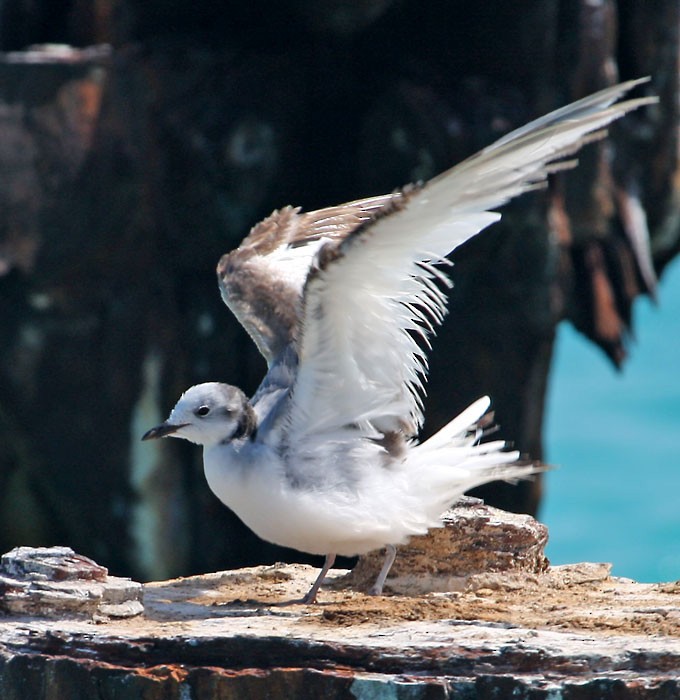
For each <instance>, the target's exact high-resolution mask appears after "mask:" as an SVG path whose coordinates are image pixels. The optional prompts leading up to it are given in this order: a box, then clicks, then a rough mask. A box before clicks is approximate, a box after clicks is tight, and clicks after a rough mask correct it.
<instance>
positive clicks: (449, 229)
mask: <svg viewBox="0 0 680 700" xmlns="http://www.w3.org/2000/svg"><path fill="white" fill-rule="evenodd" d="M641 82H644V81H631V82H629V83H624V84H621V85H617V86H614V87H612V88H609V89H607V90H604V91H601V92H600V93H597V94H595V95H592V96H591V97H588V98H585V99H583V100H581V101H579V102H576V103H574V104H572V105H569V106H567V107H564V108H562V109H560V110H557V111H556V112H553V113H551V114H549V115H547V116H545V117H542V118H541V119H538V120H536V121H535V122H532V123H530V124H528V125H527V126H525V127H522V128H521V129H518V130H516V131H514V132H512V133H511V134H508V135H507V136H505V137H503V138H502V139H500V140H499V141H497V142H496V143H495V144H493V145H492V146H489V147H488V148H486V149H484V150H483V151H481V152H480V153H478V154H476V155H474V156H472V157H471V158H468V159H467V160H466V161H464V162H463V163H461V164H459V165H457V166H455V167H454V168H452V169H451V170H449V171H447V172H445V173H443V174H442V175H440V176H438V177H436V178H434V179H433V180H431V181H430V182H428V183H427V184H425V185H424V186H412V187H409V188H406V189H405V190H403V191H401V192H395V193H393V194H389V195H385V196H381V197H373V198H370V199H365V200H359V201H356V202H350V203H348V204H344V205H340V206H337V207H330V208H328V209H323V210H320V211H316V212H309V213H302V212H301V211H300V210H299V209H294V208H292V207H286V208H284V209H282V210H280V211H276V212H274V213H273V214H272V215H271V216H270V217H269V218H267V219H265V220H264V221H263V222H261V223H260V224H258V225H257V226H255V227H254V228H253V229H252V231H251V232H250V234H249V235H248V236H247V237H246V239H245V240H244V241H243V243H242V244H241V245H240V246H239V248H238V249H236V250H235V251H233V252H231V253H229V254H227V255H225V256H224V257H223V258H222V260H220V263H219V265H218V278H219V283H220V288H221V292H222V296H223V298H224V301H225V302H226V304H227V305H228V306H229V308H230V309H231V310H232V311H233V312H234V314H235V315H236V317H237V318H238V319H239V321H240V322H241V324H242V325H243V326H244V327H245V328H246V330H247V331H248V332H249V334H250V335H251V337H252V338H253V340H254V341H255V343H256V344H257V346H258V348H259V350H260V351H261V353H262V354H263V355H264V357H265V358H266V360H267V363H268V366H269V371H268V373H267V376H266V377H265V379H264V381H263V382H262V384H261V386H260V387H259V389H258V390H257V392H256V394H255V395H254V396H253V397H252V399H251V400H250V401H249V400H248V399H247V398H246V397H245V395H244V394H243V392H241V391H240V390H239V389H236V388H235V387H231V386H228V385H225V384H219V383H209V384H202V385H198V386H195V387H192V388H191V389H189V390H188V391H187V392H185V394H184V395H183V396H182V397H181V398H180V400H179V401H178V403H177V405H176V406H175V408H174V409H173V411H172V413H171V414H170V417H169V418H168V420H167V421H166V422H165V423H164V424H162V425H161V426H158V427H157V428H154V429H152V430H151V431H149V433H147V435H146V436H145V438H152V437H162V436H165V435H172V436H175V437H182V438H185V439H188V440H192V441H193V442H196V443H198V444H202V445H204V464H205V474H206V478H207V481H208V484H209V486H210V488H211V489H212V491H213V492H214V493H215V494H216V495H217V497H218V498H219V499H220V500H221V501H222V502H223V503H224V504H225V505H227V506H229V507H230V508H231V509H232V510H234V512H236V513H237V514H238V515H239V516H240V517H241V519H242V520H243V521H244V522H245V523H246V524H247V525H248V526H249V527H251V528H252V529H253V530H254V531H255V532H256V533H257V534H258V535H259V536H260V537H262V538H263V539H265V540H268V541H270V542H274V543H276V544H280V545H284V546H287V547H293V548H295V549H298V550H301V551H304V552H310V553H314V554H325V555H326V557H327V559H326V566H325V567H324V571H325V570H326V569H327V567H328V566H329V565H330V563H331V562H332V560H333V557H334V556H335V554H343V555H354V554H362V553H365V552H368V551H370V550H373V549H376V548H379V547H382V546H388V558H387V561H386V564H385V567H384V569H383V572H381V576H380V577H379V580H378V582H377V583H376V587H375V591H374V592H379V591H380V590H381V589H382V583H383V582H384V577H385V575H386V574H387V570H389V566H390V565H391V559H393V552H394V548H393V545H396V544H400V543H402V542H404V541H405V540H407V539H408V538H409V537H410V536H411V535H415V534H422V533H424V532H426V531H427V530H428V529H429V528H431V527H435V526H437V525H439V524H440V516H441V513H442V512H443V511H444V510H445V509H446V508H447V507H448V506H449V505H451V504H452V503H453V502H454V501H455V500H456V499H457V498H458V497H459V496H460V495H462V494H463V493H464V492H465V491H467V490H468V489H470V488H472V487H474V486H478V485H481V484H483V483H486V482H488V481H492V480H495V479H510V480H513V479H517V478H523V477H526V476H528V475H530V474H531V473H532V472H534V471H536V470H537V469H538V467H536V466H534V465H531V464H519V463H518V462H517V457H518V454H517V453H516V452H509V451H507V450H506V449H505V444H504V443H503V442H502V441H495V442H480V437H481V435H482V429H481V428H480V427H479V426H480V421H481V420H482V417H483V416H484V414H485V412H486V411H487V409H488V406H489V400H488V399H487V398H483V399H480V400H479V401H477V402H475V403H474V404H473V405H472V406H470V408H468V409H467V410H466V411H464V412H463V413H462V414H461V415H459V416H458V417H457V418H455V419H454V420H453V421H452V422H451V423H449V425H447V426H446V427H444V428H443V429H442V430H441V431H440V432H439V433H437V434H436V435H434V436H433V437H431V438H430V439H429V440H427V441H426V442H424V443H422V444H419V443H418V442H417V434H418V430H419V428H420V427H421V425H422V421H423V413H422V397H423V394H424V379H425V375H426V371H427V361H426V356H425V353H426V351H427V350H428V349H429V341H430V338H431V336H432V334H433V332H434V330H435V328H436V326H437V325H438V324H440V323H441V321H442V319H443V316H444V313H445V311H446V295H445V293H444V291H443V287H445V286H446V285H447V284H448V279H447V278H446V276H445V275H444V273H443V272H442V266H443V264H445V263H446V260H445V256H446V255H448V254H449V253H450V252H451V251H452V250H454V249H455V248H457V247H458V246H459V245H461V244H462V243H464V242H465V241H467V240H468V239H470V238H471V237H472V236H474V235H476V234H477V233H479V232H480V231H481V230H483V229H484V228H486V227H487V226H489V225H490V224H492V223H494V222H495V221H497V220H498V219H499V218H500V214H498V213H497V212H495V211H494V209H495V208H496V207H498V206H500V205H502V204H504V203H505V202H507V201H508V200H509V199H511V198H512V197H515V196H517V195H520V194H522V193H523V192H526V191H527V190H531V189H534V188H536V187H540V186H542V185H544V184H545V182H546V179H547V176H548V175H549V174H550V173H552V172H555V171H558V170H562V169H564V168H566V167H572V166H573V162H565V161H564V160H563V159H564V158H565V157H567V156H569V155H571V154H573V153H574V152H575V151H577V150H578V149H579V148H580V147H581V146H582V145H583V144H584V143H587V142H588V141H590V140H593V139H596V138H600V137H602V135H603V131H602V129H603V128H604V127H605V126H606V125H607V124H608V123H610V122H611V121H613V120H614V119H617V118H619V117H621V116H622V115H623V114H625V113H626V112H628V111H630V110H632V109H636V108H637V107H639V106H641V105H644V104H649V103H651V102H653V101H654V99H653V98H641V99H637V100H629V101H627V102H622V103H619V104H614V102H615V101H616V100H617V99H618V98H619V97H620V96H621V95H622V94H624V93H625V92H626V91H627V90H629V89H631V88H632V87H633V86H634V85H637V84H639V83H641ZM390 557H391V558H390ZM324 571H322V574H321V575H320V577H319V579H318V580H317V582H316V583H315V586H314V587H313V588H312V591H310V594H308V596H307V598H306V600H308V601H309V600H313V599H314V598H315V596H316V590H317V589H318V584H319V583H320V580H321V577H322V575H323V573H324Z"/></svg>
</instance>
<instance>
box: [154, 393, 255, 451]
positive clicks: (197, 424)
mask: <svg viewBox="0 0 680 700" xmlns="http://www.w3.org/2000/svg"><path fill="white" fill-rule="evenodd" d="M255 422H256V421H255V414H254V412H253V408H252V406H251V405H250V403H249V402H248V399H247V397H246V395H245V394H244V393H243V392H242V391H241V390H240V389H238V388H237V387H235V386H230V385H229V384H220V383H219V382H208V383H206V384H197V385H196V386H192V387H191V388H190V389H187V390H186V391H185V392H184V393H183V394H182V396H181V397H180V399H179V401H178V402H177V403H176V404H175V407H174V408H173V409H172V411H171V412H170V416H169V417H168V419H167V420H166V421H165V422H164V423H161V424H160V425H158V426H156V427H155V428H151V430H149V431H148V432H146V433H145V434H144V435H143V436H142V440H153V439H155V438H162V437H176V438H184V439H185V440H189V441H190V442H195V443H196V444H197V445H205V446H206V447H210V446H212V445H216V444H218V443H220V442H229V441H230V440H235V439H238V438H243V437H248V436H250V435H252V434H253V432H254V430H255Z"/></svg>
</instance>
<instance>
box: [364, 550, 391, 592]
mask: <svg viewBox="0 0 680 700" xmlns="http://www.w3.org/2000/svg"><path fill="white" fill-rule="evenodd" d="M396 556H397V548H396V547H395V546H394V545H393V544H388V545H386V546H385V563H384V564H383V567H382V569H380V573H379V574H378V578H377V579H376V580H375V583H374V584H373V585H372V586H371V588H370V589H369V591H368V595H382V590H383V586H384V585H385V579H386V578H387V574H389V573H390V569H391V568H392V564H394V558H395V557H396Z"/></svg>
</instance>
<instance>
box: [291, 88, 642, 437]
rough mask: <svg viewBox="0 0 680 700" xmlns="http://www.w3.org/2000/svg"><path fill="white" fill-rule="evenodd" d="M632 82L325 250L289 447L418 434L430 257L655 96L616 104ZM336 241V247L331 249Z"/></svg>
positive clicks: (511, 139)
mask: <svg viewBox="0 0 680 700" xmlns="http://www.w3.org/2000/svg"><path fill="white" fill-rule="evenodd" d="M639 82H642V81H631V82H629V83H623V84H621V85H618V86H616V87H613V88H609V89H607V90H604V91H602V92H601V93H597V94H595V95H592V96H590V97H588V98H586V99H584V100H581V101H579V102H576V103H574V104H573V105H569V106H567V107H564V108H562V109H560V110H557V111H556V112H553V113H551V114H549V115H546V116H545V117H542V118H540V119H538V120H536V121H535V122H532V123H530V124H528V125H527V126H525V127H522V128H520V129H518V130H517V131H515V132H513V133H511V134H509V135H507V136H505V137H503V138H502V139H500V141H498V142H496V143H495V144H493V145H491V146H490V147H488V148H486V149H484V150H483V151H481V152H480V153H478V154H477V155H475V156H472V157H471V158H469V159H467V160H465V161H463V162H462V163H460V164H459V165H457V166H455V167H454V168H452V169H451V170H449V171H447V172H445V173H443V174H442V175H440V176H438V177H437V178H435V179H434V180H431V181H430V182H429V183H428V184H427V185H426V186H425V187H423V188H421V189H420V190H416V191H414V192H411V193H406V194H405V195H404V197H403V198H401V199H399V200H395V203H394V206H393V207H391V210H390V211H388V212H386V213H385V215H383V216H380V217H378V218H377V219H376V220H375V221H372V222H370V224H367V225H365V226H363V227H360V228H359V229H358V230H357V231H355V232H354V233H353V234H352V235H351V236H349V237H348V238H347V239H345V240H344V241H343V242H341V243H332V244H327V246H326V247H324V249H322V250H321V251H320V256H319V259H318V267H319V269H318V270H317V271H315V272H313V273H312V274H310V277H309V279H308V281H307V284H306V287H305V296H304V308H303V316H302V321H301V329H300V333H301V337H298V353H299V361H300V364H299V370H298V375H297V378H296V382H295V384H294V386H293V393H292V401H291V404H290V406H289V433H288V445H289V447H290V448H291V449H293V450H294V449H295V447H294V446H295V445H299V444H304V443H305V441H306V439H308V438H309V436H310V435H312V434H316V435H317V436H319V435H320V434H326V435H327V436H329V439H332V438H333V436H336V437H337V439H340V440H341V439H342V438H341V435H342V434H343V433H344V431H345V430H346V428H347V426H352V428H353V429H354V430H356V429H357V428H359V429H360V430H362V431H363V432H364V433H365V434H366V435H373V434H375V433H376V432H384V431H386V430H405V432H406V433H407V434H408V433H409V432H411V433H413V432H415V430H416V429H417V428H418V427H419V426H420V424H421V422H422V410H421V397H422V393H423V382H424V377H425V373H426V367H427V364H426V358H425V352H424V349H423V344H422V342H420V341H421V340H422V337H423V336H427V334H428V333H429V332H430V331H431V330H432V329H433V327H434V326H436V325H438V324H439V323H440V322H441V319H442V317H443V314H444V313H445V308H446V298H445V296H444V294H443V293H442V292H441V290H440V289H439V287H438V286H437V280H438V278H441V276H442V273H441V272H440V271H438V270H436V269H435V268H434V267H433V265H434V264H437V263H440V262H442V261H443V259H444V257H445V256H446V255H448V254H449V253H450V252H451V251H452V250H454V249H455V248H457V247H458V246H459V245H461V244H462V243H464V242H465V241H467V240H468V239H470V238H472V237H473V236H475V235H476V234H477V233H479V232H480V231H481V230H483V229H484V228H486V227H487V226H489V225H490V224H492V223H494V222H495V221H497V220H498V219H499V218H500V214H498V213H496V212H495V211H493V209H494V208H496V207H499V206H501V205H502V204H504V203H505V202H507V201H508V200H509V199H511V198H512V197H515V196H517V195H519V194H522V193H523V192H525V191H527V190H531V189H534V188H536V187H537V186H541V185H542V184H544V183H545V181H546V179H547V176H548V174H549V173H551V172H554V171H556V170H559V169H562V168H564V167H565V164H564V162H563V161H560V162H555V161H556V160H557V161H559V159H563V158H564V157H566V156H569V155H572V154H573V153H574V152H575V151H577V150H578V149H579V148H580V147H581V146H582V145H583V144H584V143H587V142H588V141H590V140H594V139H595V138H601V137H602V135H603V132H602V129H603V128H604V127H605V126H606V125H607V124H609V123H610V122H611V121H613V120H615V119H617V118H619V117H621V116H622V115H624V114H625V113H626V112H628V111H630V110H633V109H636V108H637V107H639V106H641V105H643V104H649V103H651V102H653V101H654V100H653V98H642V99H637V100H629V101H627V102H623V103H620V104H618V105H614V106H610V105H611V104H612V102H614V101H615V100H616V99H617V98H618V97H620V96H621V95H622V94H623V93H625V92H626V91H627V90H629V89H631V88H632V87H633V86H634V85H637V84H638V83H639ZM328 246H332V249H331V248H329V247H328Z"/></svg>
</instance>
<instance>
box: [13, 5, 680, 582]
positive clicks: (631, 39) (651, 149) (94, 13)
mask: <svg viewBox="0 0 680 700" xmlns="http://www.w3.org/2000/svg"><path fill="white" fill-rule="evenodd" d="M679 15H680V5H679V4H678V3H677V1H676V0H673V1H671V0H665V1H664V0H659V2H654V3H642V2H634V1H633V0H619V1H616V0H606V1H604V2H598V3H593V2H587V1H586V0H579V1H578V2H566V1H560V0H523V2H517V1H515V0H513V1H512V2H508V1H507V0H504V1H503V2H500V1H499V2H487V3H479V2H475V3H473V2H470V1H469V0H458V1H457V2H455V3H453V2H452V3H448V4H446V5H445V6H444V5H442V4H441V3H425V4H423V3H420V2H417V1H416V0H402V1H401V2H390V1H389V0H364V1H362V2H354V3H350V2H342V1H341V0H322V1H320V2H307V1H306V0H290V2H279V3H271V2H268V1H267V2H265V0H254V1H253V2H250V3H227V4H224V3H222V4H220V3H214V2H206V1H205V0H198V1H196V2H192V3H190V4H189V3H186V2H182V1H181V0H179V1H177V2H172V3H168V2H165V1H161V0H144V2H142V1H141V0H96V2H85V1H84V0H73V1H72V2H50V1H48V0H34V1H33V2H24V0H4V2H2V3H0V50H2V51H4V52H5V53H3V54H2V56H1V57H0V327H1V328H2V332H1V333H0V353H1V355H2V358H3V363H2V365H0V445H2V448H1V449H0V551H6V550H8V549H10V548H12V547H14V546H16V545H51V544H68V545H69V546H71V547H73V548H74V549H75V550H76V551H78V552H82V553H83V554H86V555H88V556H91V557H93V558H94V559H96V560H97V561H100V562H102V563H103V564H105V565H106V566H107V567H108V568H109V569H111V570H112V571H115V572H116V573H118V574H123V575H134V576H136V577H137V578H141V579H148V578H152V577H156V578H167V577H172V576H175V575H179V574H187V573H190V572H198V571H206V570H218V569H222V568H225V567H230V566H244V565H251V564H256V563H263V562H272V561H276V560H279V559H288V560H292V559H293V558H295V557H298V558H299V556H300V555H298V554H297V553H293V552H290V551H282V550H280V549H277V548H274V547H272V546H270V545H267V544H265V543H262V542H260V541H259V540H257V539H256V538H255V537H254V535H252V534H251V533H250V532H249V531H248V530H247V529H246V528H245V527H244V526H243V525H242V524H241V523H240V522H239V521H238V520H237V519H236V518H235V516H233V515H231V514H230V513H228V512H227V511H226V509H224V508H223V507H222V506H221V505H220V504H219V503H218V502H217V500H216V499H215V498H214V497H213V496H212V495H211V494H210V493H209V491H208V489H207V486H206V485H205V483H204V479H203V476H202V469H201V464H200V453H199V451H198V450H196V449H193V448H191V446H188V445H181V444H178V443H171V441H163V442H160V444H157V445H149V444H145V445H140V444H138V439H139V437H140V435H141V434H142V433H143V432H144V431H145V430H146V429H147V428H148V427H149V426H151V425H155V424H157V423H158V422H159V421H160V420H162V419H163V418H164V417H165V415H166V413H167V411H168V409H169V408H170V407H171V406H172V405H173V404H174V402H175V400H176V398H177V396H178V395H179V394H180V393H181V391H183V390H184V389H186V388H187V387H188V386H190V385H192V384H195V383H197V382H200V381H205V380H222V381H228V382H231V383H234V384H239V385H241V386H242V387H243V388H244V389H245V390H246V391H247V392H250V391H252V390H254V388H255V387H256V385H257V383H258V381H259V379H260V378H261V376H262V375H263V372H264V363H263V362H262V360H261V359H260V358H258V356H257V354H256V350H255V348H254V346H253V345H252V343H251V342H250V340H249V339H248V338H247V336H246V335H245V333H244V332H243V331H242V330H241V329H240V328H239V327H238V324H237V322H236V321H235V320H234V319H233V318H231V316H230V314H229V313H228V312H227V311H226V309H225V308H224V306H223V305H222V302H221V301H220V298H219V294H218V292H217V287H216V284H215V279H214V273H213V270H214V267H215V265H216V263H217V261H218V259H219V258H220V256H221V255H222V254H223V253H225V252H226V251H228V250H229V249H230V248H232V247H233V246H235V245H236V244H237V243H238V242H239V241H240V240H241V238H242V237H243V236H244V235H245V234H246V233H247V231H248V229H249V227H250V226H251V225H253V224H254V223H256V222H257V221H259V220H260V219H262V218H263V217H264V216H266V215H267V214H268V213H269V212H270V211H271V210H272V209H274V208H275V207H281V206H283V205H286V204H293V205H301V206H303V207H304V208H305V209H308V210H309V209H314V208H316V207H319V206H324V205H329V204H333V203H340V202H343V201H347V200H349V199H352V198H355V197H360V196H366V195H369V194H376V193H383V192H387V191H391V190H392V189H394V188H395V187H398V186H401V185H403V184H405V183H408V182H412V181H414V180H419V179H426V178H428V177H431V176H433V175H435V174H436V173H438V172H440V171H441V170H443V169H445V168H446V167H448V166H450V165H451V164H453V163H454V162H455V161H458V160H460V159H461V158H464V157H465V156H466V155H468V154H469V153H471V152H472V151H474V150H476V149H478V148H481V147H482V146H484V145H487V144H488V143H489V142H490V141H492V140H493V139H494V138H496V137H498V136H500V135H501V134H503V133H505V132H507V131H508V130H509V129H511V128H512V127H515V126H519V125H520V124H522V123H524V122H525V121H527V120H528V119H530V118H531V117H535V116H538V115H539V114H541V113H544V112H545V111H547V110H549V109H551V108H554V107H556V106H558V105H560V104H564V103H565V102H567V101H569V100H571V99H575V98H577V97H580V96H582V95H583V94H585V93H586V92H590V91H592V90H596V89H598V88H600V87H603V86H605V85H608V84H610V83H612V82H613V81H615V80H617V79H619V78H620V79H626V78H632V77H638V76H642V75H646V74H649V75H651V76H652V82H651V84H650V85H649V87H648V88H647V89H648V90H649V92H650V93H656V94H658V95H660V97H661V102H660V104H659V106H658V108H653V109H647V110H645V111H641V112H639V113H635V114H632V115H629V116H628V117H627V118H626V119H625V120H623V121H622V122H621V123H620V124H617V125H616V126H615V127H614V128H613V129H612V131H611V138H610V139H609V140H608V141H607V142H606V143H602V144H597V145H594V146H591V147H589V148H588V149H587V150H586V151H584V152H583V154H582V156H581V165H580V167H579V168H578V169H577V170H576V171H574V172H570V173H567V174H563V175H560V176H559V177H558V178H555V181H554V183H553V186H552V187H551V189H550V191H549V192H547V193H538V194H534V195H532V196H526V197H524V198H522V199H521V200H520V201H518V202H515V203H514V204H512V205H511V206H509V207H507V208H506V210H505V212H504V218H503V222H502V223H501V224H500V225H498V226H495V227H494V229H493V230H490V231H488V232H487V233H486V234H485V235H484V236H482V237H480V238H479V239H478V240H474V241H472V242H471V243H470V244H469V245H467V246H465V248H464V249H462V250H459V251H458V252H457V253H456V256H455V262H456V266H455V268H454V270H453V276H454V281H455V289H454V290H453V294H452V300H451V307H450V309H451V312H450V314H449V316H448V318H447V321H446V324H445V326H444V328H443V329H442V331H441V333H440V335H439V337H438V339H437V341H436V343H435V352H434V355H433V357H432V362H431V373H430V378H431V382H430V388H431V391H430V396H429V399H428V401H427V405H426V413H427V416H428V422H427V426H426V429H427V431H428V432H429V433H431V432H433V431H434V430H436V429H437V428H438V427H440V426H441V425H443V424H444V423H445V422H447V421H448V420H449V419H450V418H451V417H452V416H453V415H454V414H455V413H456V412H457V411H459V410H461V409H462V408H463V407H464V406H466V405H467V404H469V403H470V402H471V401H472V400H474V399H475V398H477V397H478V396H480V395H483V394H489V395H491V396H492V397H493V399H494V406H495V409H496V417H497V420H498V422H499V423H500V425H501V426H502V432H501V436H502V437H505V438H507V439H511V440H513V441H514V443H515V444H516V445H517V446H518V448H519V449H520V450H522V451H523V452H525V453H527V454H529V455H531V457H532V458H533V459H540V458H541V456H542V437H541V429H542V422H543V406H544V397H545V388H546V381H547V376H548V372H549V368H550V361H551V355H552V346H553V342H554V337H555V328H556V325H557V323H558V322H559V321H560V320H561V319H563V318H568V319H570V320H571V321H572V322H573V323H574V324H575V325H576V327H577V328H579V329H580V330H581V331H583V332H584V333H585V334H586V335H587V336H588V337H590V338H591V339H592V340H593V341H594V342H595V343H597V344H598V345H599V346H600V347H601V348H602V349H603V350H604V351H605V352H606V353H607V354H608V356H609V357H610V358H611V359H612V360H613V361H614V362H615V363H616V364H621V363H622V362H623V361H624V357H625V353H626V339H627V337H628V336H629V334H630V332H631V327H632V313H631V307H632V304H633V301H634V300H635V298H636V297H638V296H639V295H640V294H645V293H653V291H654V286H655V280H656V276H657V275H658V274H660V273H661V272H662V270H663V268H664V266H665V265H666V264H667V263H668V262H669V260H671V258H672V257H673V256H674V255H675V254H676V253H677V251H678V247H679V240H680V233H679V231H680V227H679V226H678V221H679V209H678V206H679V205H678V202H680V197H679V196H678V194H679V193H678V183H679V182H680V178H678V174H677V170H678V165H677V157H678V129H677V126H678V104H680V102H679V101H678V98H677V91H678V84H679V80H678V65H679V64H678V27H679V26H680V17H679ZM55 44H61V45H57V46H55ZM63 44H70V45H71V46H72V48H69V47H68V46H64V45H63ZM33 45H37V46H33ZM640 341H641V342H644V338H641V339H640ZM482 493H483V495H484V497H485V498H486V499H487V500H488V501H489V502H490V503H494V504H497V505H501V506H503V507H504V508H506V509H511V510H515V511H523V512H530V513H533V512H535V511H536V508H537V506H538V503H539V499H540V480H538V481H535V482H525V483H522V484H519V485H518V486H514V487H513V486H508V485H504V484H503V485H498V486H496V485H494V486H492V487H488V488H486V489H484V490H483V492H482ZM298 560H299V559H298Z"/></svg>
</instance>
